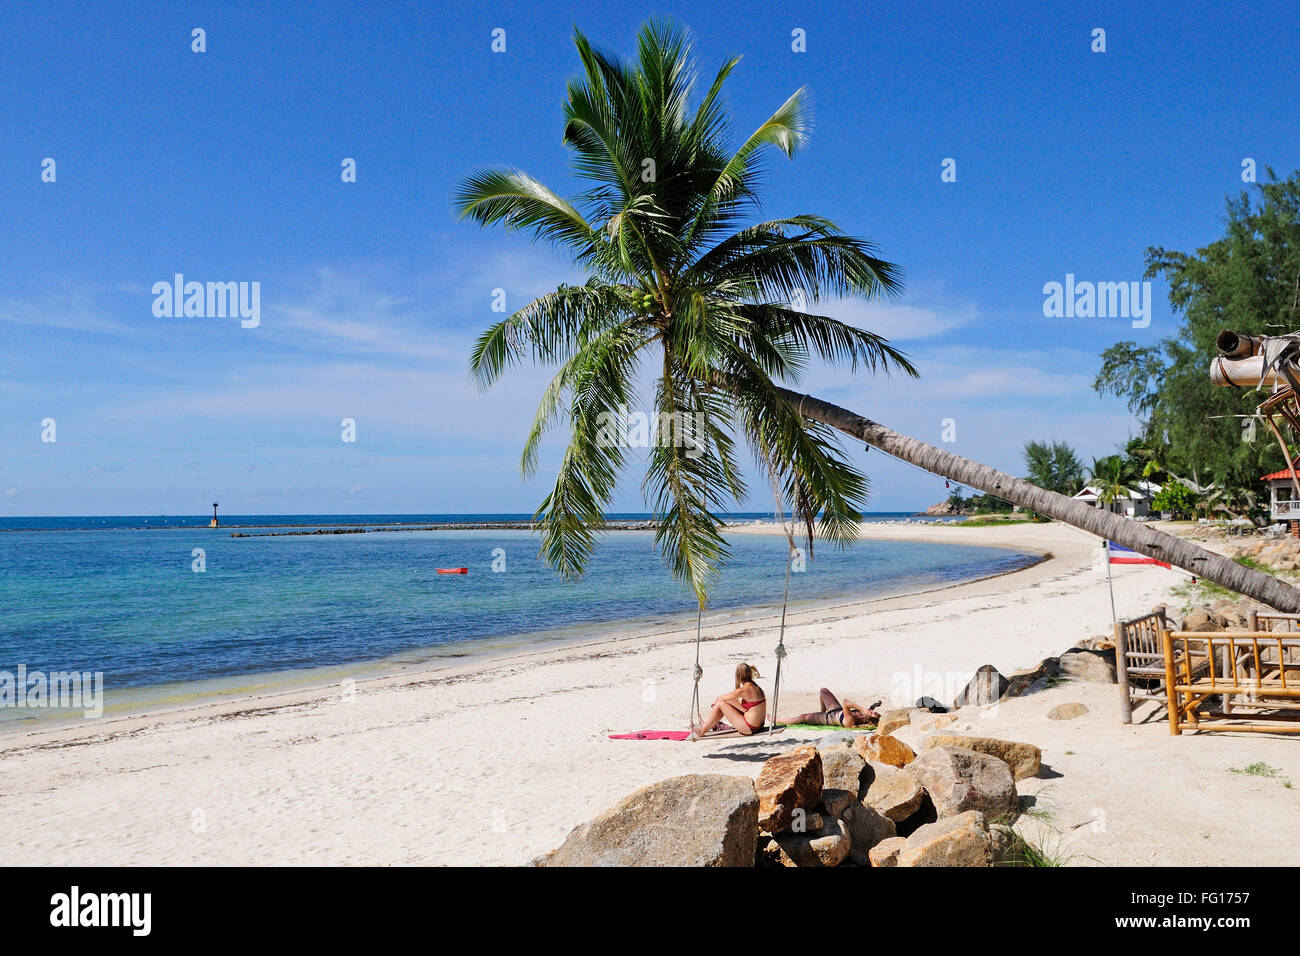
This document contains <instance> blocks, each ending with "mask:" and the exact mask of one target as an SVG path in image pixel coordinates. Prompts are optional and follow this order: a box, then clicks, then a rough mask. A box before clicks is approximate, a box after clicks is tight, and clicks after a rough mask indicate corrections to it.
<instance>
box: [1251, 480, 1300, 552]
mask: <svg viewBox="0 0 1300 956" xmlns="http://www.w3.org/2000/svg"><path fill="white" fill-rule="evenodd" d="M1294 477H1295V475H1294V473H1293V472H1292V471H1291V469H1290V468H1286V469H1283V470H1282V471H1275V472H1273V474H1271V475H1265V476H1264V477H1263V478H1261V479H1260V481H1262V482H1264V484H1266V485H1268V512H1269V514H1270V515H1271V516H1272V518H1273V520H1274V521H1289V522H1290V523H1291V533H1292V534H1294V535H1297V536H1300V495H1297V494H1296V493H1295V484H1294V482H1293V481H1292V479H1293V478H1294Z"/></svg>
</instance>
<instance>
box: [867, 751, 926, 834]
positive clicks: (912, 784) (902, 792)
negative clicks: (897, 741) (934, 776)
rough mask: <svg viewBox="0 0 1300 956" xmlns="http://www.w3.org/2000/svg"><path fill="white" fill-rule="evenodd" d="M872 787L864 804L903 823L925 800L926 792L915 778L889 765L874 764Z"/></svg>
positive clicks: (868, 789) (884, 815) (872, 768)
mask: <svg viewBox="0 0 1300 956" xmlns="http://www.w3.org/2000/svg"><path fill="white" fill-rule="evenodd" d="M870 769H871V770H872V771H873V775H872V780H871V785H870V786H869V787H867V792H866V795H865V796H864V797H863V798H862V802H863V803H865V804H866V805H867V806H869V807H871V809H873V810H875V811H876V812H877V813H879V814H880V815H881V816H883V817H886V818H888V819H890V820H893V821H894V822H895V823H902V822H903V821H904V820H906V819H907V818H908V817H910V816H911V815H912V814H914V813H916V811H917V810H919V809H921V802H922V801H923V800H924V799H925V791H924V790H923V789H921V785H920V784H919V783H917V782H916V780H915V778H913V777H912V776H910V775H909V774H906V773H904V772H903V771H902V770H899V769H898V768H897V767H891V766H889V765H888V764H873V765H871V767H870Z"/></svg>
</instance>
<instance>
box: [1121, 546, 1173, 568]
mask: <svg viewBox="0 0 1300 956" xmlns="http://www.w3.org/2000/svg"><path fill="white" fill-rule="evenodd" d="M1106 556H1107V557H1108V558H1109V559H1110V563H1111V564H1158V565H1160V567H1162V568H1168V567H1169V565H1168V564H1167V563H1166V562H1164V561H1157V560H1156V559H1155V558H1148V557H1147V556H1146V555H1144V554H1138V553H1137V552H1136V551H1134V550H1133V549H1132V548H1126V547H1124V545H1122V544H1116V543H1115V542H1114V541H1107V542H1106Z"/></svg>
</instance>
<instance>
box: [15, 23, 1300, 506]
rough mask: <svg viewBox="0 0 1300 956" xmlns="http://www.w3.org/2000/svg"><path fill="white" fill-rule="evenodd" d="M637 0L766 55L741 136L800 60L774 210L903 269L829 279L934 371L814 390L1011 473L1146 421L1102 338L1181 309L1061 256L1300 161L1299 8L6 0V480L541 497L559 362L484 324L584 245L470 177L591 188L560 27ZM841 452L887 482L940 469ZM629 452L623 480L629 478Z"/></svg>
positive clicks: (1143, 235)
mask: <svg viewBox="0 0 1300 956" xmlns="http://www.w3.org/2000/svg"><path fill="white" fill-rule="evenodd" d="M651 13H657V14H667V15H672V16H674V17H675V18H676V19H677V20H679V21H680V22H681V23H682V24H684V25H685V26H687V27H688V28H689V29H690V30H691V31H692V33H693V35H694V38H695V46H696V53H697V55H698V57H699V61H700V64H701V68H702V70H704V71H707V72H709V73H711V72H712V71H713V69H715V68H716V66H717V65H718V64H719V63H720V62H721V61H722V60H723V59H724V58H725V57H726V56H728V55H730V54H735V53H739V54H743V56H744V59H743V60H742V62H741V65H740V67H739V68H738V69H737V70H736V71H735V73H734V74H733V76H732V80H731V81H730V84H729V92H728V101H729V104H730V107H731V110H732V113H733V116H734V119H735V126H736V129H737V133H738V134H741V133H744V132H748V131H749V129H751V128H752V127H754V126H755V125H757V124H758V123H759V122H761V121H762V120H763V119H764V118H765V117H766V116H767V115H768V114H769V113H770V112H771V111H772V110H773V109H775V108H776V107H777V106H778V105H779V104H780V103H781V102H782V101H783V100H784V99H785V98H786V97H787V96H788V95H789V94H790V93H791V92H793V90H794V89H795V88H797V87H799V86H806V87H807V88H808V90H809V93H810V96H811V100H812V104H813V108H814V111H815V125H814V130H813V135H812V138H811V141H810V143H809V146H808V148H807V149H806V150H804V151H803V152H802V153H801V154H800V155H799V156H798V157H797V158H796V159H795V160H794V161H793V162H787V161H785V160H778V161H774V162H773V164H772V166H771V171H770V174H769V176H768V190H767V194H766V196H767V198H766V203H765V208H764V211H765V212H766V213H770V214H774V215H781V214H790V213H797V212H812V213H818V214H823V215H827V216H830V217H831V218H834V219H835V220H837V221H838V222H839V223H840V225H841V226H842V227H844V228H845V229H846V230H847V231H848V232H850V233H853V234H856V235H860V236H864V237H867V238H870V239H872V240H874V241H875V242H877V243H878V244H879V245H880V247H881V249H882V251H883V253H884V255H885V256H886V257H887V258H889V259H891V260H893V261H895V262H897V263H899V264H901V265H902V266H903V267H904V268H905V270H906V273H907V292H906V294H905V295H904V296H903V297H902V298H901V299H899V300H898V301H897V302H894V303H892V304H890V305H879V304H862V303H834V304H831V306H828V310H831V311H835V313H836V314H839V315H841V316H843V317H846V318H850V319H853V320H854V321H858V322H860V323H862V324H863V325H865V326H867V327H870V328H872V329H874V330H876V331H879V332H882V333H884V334H886V335H888V336H890V337H891V338H892V339H894V340H895V341H896V343H897V344H898V345H899V346H901V347H902V348H904V349H905V350H907V351H908V352H909V353H910V354H911V355H912V356H913V358H914V359H915V361H916V363H917V364H918V365H919V366H920V368H921V371H922V373H923V379H922V380H921V381H920V382H904V381H901V380H898V379H892V380H890V379H885V378H881V379H871V378H868V377H864V376H856V377H855V376H851V375H849V374H848V372H847V371H844V370H835V369H819V370H816V371H815V372H814V373H813V374H812V375H810V376H809V378H808V379H807V380H806V381H805V383H804V384H805V385H806V386H807V387H808V390H809V391H812V392H814V393H815V394H818V395H821V396H823V397H825V398H828V399H830V400H833V401H836V402H839V403H841V404H844V405H846V406H848V407H850V408H853V409H855V410H857V411H859V412H861V413H863V414H865V415H867V416H869V417H872V418H875V419H877V420H879V421H881V422H883V423H885V424H887V425H889V426H890V427H893V428H896V429H899V430H901V431H905V432H908V433H910V434H914V435H916V436H917V437H920V438H922V439H925V440H929V441H932V442H939V441H940V437H941V434H940V433H941V427H942V425H941V422H942V421H943V419H945V418H952V419H954V420H955V422H956V427H957V441H956V442H955V443H953V444H952V445H950V446H948V447H950V448H951V449H952V450H954V451H956V452H957V453H959V454H963V455H967V456H969V457H972V458H975V459H977V460H980V461H984V462H987V463H988V464H992V465H994V466H997V467H1001V468H1004V469H1007V470H1010V471H1013V472H1014V473H1017V474H1019V473H1021V470H1022V466H1021V462H1020V449H1021V447H1022V446H1023V443H1024V442H1025V441H1026V440H1027V439H1031V438H1040V439H1046V438H1064V439H1068V440H1069V441H1071V442H1072V443H1073V444H1074V445H1075V446H1076V447H1077V448H1078V449H1079V450H1080V452H1081V453H1082V454H1083V455H1084V456H1085V458H1087V457H1091V456H1095V455H1102V454H1106V453H1108V452H1110V451H1112V450H1113V448H1114V446H1115V445H1116V443H1118V442H1122V441H1123V440H1124V439H1125V438H1126V437H1127V436H1128V434H1129V432H1130V430H1131V429H1132V427H1133V423H1132V419H1131V417H1130V416H1129V415H1128V414H1127V412H1126V411H1125V409H1124V408H1123V407H1122V405H1120V404H1119V403H1117V402H1115V401H1112V400H1103V399H1101V398H1099V397H1098V396H1097V395H1096V394H1095V393H1094V392H1093V391H1092V389H1091V387H1090V384H1091V381H1092V378H1093V376H1094V374H1095V372H1096V368H1097V365H1098V359H1097V356H1098V354H1099V353H1100V352H1101V351H1102V350H1103V349H1104V348H1105V347H1106V346H1107V345H1109V344H1111V343H1113V342H1115V341H1118V340H1120V339H1135V340H1137V341H1139V342H1149V341H1153V340H1155V339H1157V338H1160V337H1163V336H1165V335H1167V334H1169V333H1170V332H1171V331H1172V329H1173V327H1174V321H1175V320H1174V318H1173V317H1172V316H1171V314H1170V312H1169V309H1168V306H1167V303H1166V301H1165V288H1164V286H1163V284H1162V283H1159V282H1157V283H1155V284H1154V287H1153V292H1154V298H1155V302H1154V306H1153V309H1152V315H1151V319H1152V321H1151V324H1150V326H1149V327H1148V328H1145V329H1134V328H1132V327H1131V323H1130V321H1129V320H1128V319H1125V318H1089V319H1084V318H1072V319H1048V318H1045V317H1044V316H1043V310H1042V305H1043V293H1042V288H1043V284H1044V283H1046V282H1050V281H1063V280H1064V277H1065V275H1066V274H1067V273H1073V274H1075V275H1076V276H1077V277H1078V278H1079V279H1080V280H1091V281H1132V280H1138V279H1140V278H1141V272H1142V268H1143V261H1142V254H1143V250H1144V249H1145V248H1146V247H1147V246H1149V245H1164V246H1166V247H1169V248H1174V249H1185V250H1190V249H1194V248H1196V247H1198V246H1201V245H1203V244H1205V243H1206V242H1208V241H1211V240H1213V239H1214V238H1215V237H1217V236H1218V235H1219V234H1220V231H1221V223H1222V217H1223V204H1224V197H1225V196H1227V195H1229V194H1235V193H1236V192H1237V191H1238V190H1240V189H1241V188H1242V182H1241V162H1242V160H1243V159H1244V158H1247V157H1249V158H1253V159H1255V160H1256V161H1257V163H1258V165H1259V168H1260V170H1261V176H1262V170H1263V167H1264V166H1265V165H1272V166H1273V167H1274V168H1275V169H1276V170H1277V171H1278V173H1279V174H1280V175H1287V174H1288V173H1290V172H1291V171H1292V170H1293V169H1295V168H1296V167H1297V165H1300V117H1297V114H1296V111H1295V110H1294V109H1293V108H1292V106H1293V104H1294V102H1295V95H1296V88H1295V77H1296V76H1297V75H1300V63H1297V60H1300V44H1297V43H1296V42H1295V37H1294V31H1293V30H1292V29H1290V27H1289V26H1288V23H1289V18H1290V17H1291V16H1292V13H1293V10H1292V8H1291V7H1290V5H1287V4H1268V3H1260V4H1252V5H1250V7H1249V8H1242V10H1240V11H1239V10H1234V9H1228V8H1225V7H1224V6H1222V5H1218V4H1210V3H1205V4H1196V3H1180V4H1176V5H1175V4H1144V5H1141V6H1140V7H1139V8H1137V9H1128V8H1127V5H1120V4H1064V3H1062V4H1054V3H1032V4H1024V5H1021V6H1019V7H1015V8H1008V7H1007V6H1006V5H1004V4H979V5H965V4H949V3H943V4H927V3H909V4H893V5H883V4H880V5H877V4H862V3H847V4H841V3H818V4H816V5H810V8H809V9H808V10H802V9H797V8H795V7H794V6H793V5H790V4H777V3H754V2H742V3H732V2H717V0H714V2H709V3H707V4H704V3H697V4H679V3H658V4H654V5H647V4H640V3H637V4H632V3H609V2H601V3H596V2H578V3H565V4H552V3H547V2H541V0H538V2H530V3H526V4H524V3H520V4H473V5H462V6H461V7H460V8H457V9H455V10H454V11H453V10H451V9H450V8H446V7H441V6H434V5H431V4H430V5H423V4H396V3H390V4H380V3H373V4H370V3H367V4H332V3H279V4H276V5H274V7H273V9H272V10H270V11H269V12H268V11H254V10H250V9H247V8H245V7H243V6H242V5H241V6H240V7H238V8H237V7H236V6H235V5H233V4H230V5H223V4H169V5H163V4H137V3H121V4H112V5H90V6H89V7H88V8H87V5H63V4H59V3H52V4H51V3H41V4H35V3H31V4H28V3H14V4H8V5H6V7H5V10H4V12H3V13H0V141H2V142H3V148H2V149H0V221H3V222H4V224H5V226H4V228H3V229H0V261H2V262H3V263H4V265H3V268H0V515H40V514H158V513H167V514H183V513H196V514H197V513H202V512H203V511H204V510H205V509H206V507H207V505H208V503H209V502H211V501H214V500H220V501H221V502H222V503H223V509H225V510H227V511H229V512H231V513H259V512H261V513H267V512H275V513H307V512H363V513H365V512H372V513H384V512H443V511H456V512H479V511H494V512H514V511H530V510H532V508H533V507H534V506H535V505H536V504H537V503H538V501H539V500H540V499H541V497H542V495H543V494H544V491H545V481H546V478H547V477H548V469H547V466H546V461H547V460H548V459H544V460H543V465H542V469H541V472H540V474H539V477H538V478H536V479H534V480H532V481H529V482H525V481H523V480H522V479H521V477H520V476H519V472H518V467H517V462H518V451H519V448H520V446H521V443H522V440H523V435H524V434H525V432H526V429H527V427H528V425H529V423H530V421H531V412H532V409H533V407H534V405H535V402H536V398H537V397H538V394H539V392H540V389H541V386H542V383H543V382H544V381H545V379H546V373H545V371H544V370H537V371H534V370H525V371H523V372H522V373H521V374H519V375H518V376H517V377H516V378H514V379H512V380H511V381H510V382H508V383H506V384H504V385H501V386H498V387H497V389H495V390H493V391H491V392H489V393H486V394H482V395H480V394H478V393H477V392H476V391H475V389H474V388H473V386H472V385H471V384H470V383H469V380H468V376H467V373H466V355H467V352H468V348H469V344H470V342H471V341H472V339H473V337H474V335H475V334H476V333H477V332H478V331H479V330H480V329H482V328H483V327H484V326H485V325H487V324H488V323H489V322H491V321H492V320H493V319H494V317H495V315H494V313H493V312H492V311H491V302H492V298H491V297H492V290H493V289H495V288H503V289H505V290H506V294H507V302H508V304H509V305H510V306H511V307H516V306H518V305H520V304H522V303H523V302H525V301H527V299H528V298H530V297H531V296H533V295H535V294H537V293H540V292H542V291H545V290H546V289H547V288H550V287H553V286H554V285H556V284H557V283H558V282H561V281H565V280H572V279H573V278H574V275H573V274H572V272H571V271H570V269H569V267H568V265H567V263H566V262H565V261H563V260H562V259H560V258H558V257H557V256H556V255H555V254H554V253H552V252H551V251H550V250H548V249H546V248H544V247H535V246H532V245H530V244H529V243H528V242H527V241H526V240H525V238H524V237H521V236H509V235H506V234H504V233H501V232H497V231H481V230H479V229H478V228H477V227H475V226H471V225H468V224H463V223H458V222H457V221H456V219H455V217H454V215H453V213H452V209H451V196H452V192H453V190H454V188H455V185H456V183H457V182H458V181H459V180H460V179H461V178H462V177H463V176H465V175H466V174H468V173H469V172H471V171H473V170H475V169H477V168H479V167H482V166H486V165H511V166H517V167H521V168H524V169H527V170H528V171H530V172H532V173H533V174H535V175H537V176H538V177H539V178H541V179H543V180H544V181H546V182H548V183H549V184H551V185H552V186H553V187H555V188H556V189H557V191H559V192H561V193H572V192H575V191H576V185H575V182H574V180H573V179H572V177H571V176H570V174H569V167H568V165H567V156H566V153H565V150H564V149H563V147H562V146H561V144H560V132H561V104H562V100H563V90H564V84H565V82H566V80H567V79H568V78H570V77H571V76H572V75H574V74H575V73H576V71H577V69H578V64H577V59H576V55H575V53H574V51H573V46H572V43H571V39H570V32H571V29H572V27H573V25H574V24H578V25H579V26H580V27H581V28H582V29H583V30H584V31H585V32H586V33H587V34H588V35H589V36H590V37H592V38H593V40H594V41H596V42H597V43H598V44H600V45H601V46H603V47H605V48H607V49H613V50H620V51H631V50H632V48H633V39H634V36H635V32H636V29H637V27H638V25H639V24H640V22H641V21H642V19H643V18H644V17H645V16H646V15H648V14H651ZM195 27H202V28H203V29H204V30H205V31H206V41H207V51H206V52H204V53H195V52H192V51H191V30H192V29H193V28H195ZM497 27H500V28H502V29H504V30H505V31H506V52H505V53H502V54H497V53H493V52H492V51H491V49H490V44H491V31H492V30H493V29H494V28H497ZM1094 28H1102V29H1104V30H1105V31H1106V47H1107V49H1106V52H1105V53H1094V52H1092V51H1091V49H1090V45H1091V43H1092V36H1091V33H1092V30H1093V29H1094ZM795 29H800V30H803V31H804V32H805V34H806V47H807V49H806V52H801V53H796V52H794V51H793V50H792V49H791V43H792V40H791V31H792V30H795ZM46 157H51V158H53V159H54V160H55V162H56V164H57V166H56V172H57V180H56V181H55V182H54V183H46V182H42V181H41V164H42V160H43V159H44V158H46ZM345 157H352V158H355V159H356V161H357V171H358V172H357V182H355V183H343V182H342V181H341V180H340V163H341V161H342V160H343V158H345ZM949 157H951V158H953V159H955V160H956V163H957V180H956V182H951V183H945V182H942V181H941V176H940V173H941V162H942V161H943V160H944V159H945V158H949ZM178 272H179V273H183V274H184V275H185V276H186V277H187V279H192V280H198V281H257V282H260V283H261V324H260V326H259V327H258V328H256V329H244V328H241V327H240V324H239V322H238V321H236V320H230V319H224V320H223V319H206V318H190V319H183V318H182V319H176V318H158V317H155V316H154V315H153V312H152V303H153V296H152V295H151V293H150V289H151V287H152V285H153V283H155V282H157V281H160V280H162V281H170V279H171V277H172V276H173V274H175V273H178ZM46 418H53V419H54V420H55V422H56V429H57V431H56V437H57V440H56V441H55V442H54V443H48V442H42V441H41V433H42V426H41V422H42V420H44V419H46ZM344 418H353V419H354V420H355V421H356V423H357V426H356V427H357V441H356V442H355V443H344V442H342V441H341V440H340V433H341V426H340V423H341V421H342V419H344ZM854 455H855V456H856V457H857V460H859V461H860V462H861V463H862V464H863V466H864V467H865V468H866V470H867V471H868V474H869V475H870V476H871V478H872V481H873V488H874V500H873V502H872V504H871V507H872V508H873V509H874V510H904V509H912V508H919V507H923V506H925V505H928V504H930V503H933V502H934V501H937V500H940V499H941V498H942V497H944V495H945V491H944V488H943V482H942V480H940V479H938V478H930V477H926V476H924V475H922V474H918V473H917V472H915V471H913V470H912V469H910V468H906V467H903V466H901V465H898V464H895V463H892V462H889V461H888V460H886V459H885V458H884V456H882V455H880V454H879V453H875V452H873V453H870V454H866V455H863V454H862V453H861V451H860V449H855V451H854ZM550 460H553V459H550ZM639 485H640V480H639V475H636V474H633V475H630V476H629V479H628V480H627V482H626V483H625V491H624V493H623V494H622V495H621V496H620V499H619V500H618V501H616V502H615V509H616V510H630V511H634V510H642V503H641V498H640V493H639ZM755 487H756V488H758V489H760V491H761V489H762V487H763V485H762V484H761V483H756V484H755ZM749 507H751V508H753V509H754V510H765V509H768V508H769V507H770V503H769V502H768V501H767V499H766V497H765V496H764V495H762V494H761V493H760V494H757V495H756V496H755V498H754V499H753V500H752V501H751V502H750V503H749Z"/></svg>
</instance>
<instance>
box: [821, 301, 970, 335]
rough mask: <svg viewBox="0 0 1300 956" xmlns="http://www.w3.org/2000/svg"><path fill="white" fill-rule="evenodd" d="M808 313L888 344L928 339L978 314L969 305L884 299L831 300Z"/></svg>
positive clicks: (958, 325)
mask: <svg viewBox="0 0 1300 956" xmlns="http://www.w3.org/2000/svg"><path fill="white" fill-rule="evenodd" d="M808 311H810V312H821V313H823V314H825V315H829V316H831V317H832V318H836V319H839V320H841V321H842V322H847V323H849V324H850V325H854V326H857V327H858V328H860V329H866V330H867V331H868V332H874V333H876V334H877V335H880V336H884V337H885V338H886V339H889V340H890V341H891V342H907V341H911V340H916V339H930V338H934V337H936V336H940V335H943V334H945V333H947V332H951V331H953V330H954V329H958V328H961V327H962V326H964V325H969V324H971V323H972V322H974V321H976V319H978V318H979V311H978V310H977V309H976V308H975V307H974V306H973V305H971V304H969V303H939V302H930V303H927V302H926V300H925V299H919V300H918V301H915V302H910V301H904V302H895V301H890V300H887V299H876V300H872V301H863V300H861V299H832V300H828V301H825V302H820V303H817V304H816V305H814V306H812V307H810V308H809V310H808Z"/></svg>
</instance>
